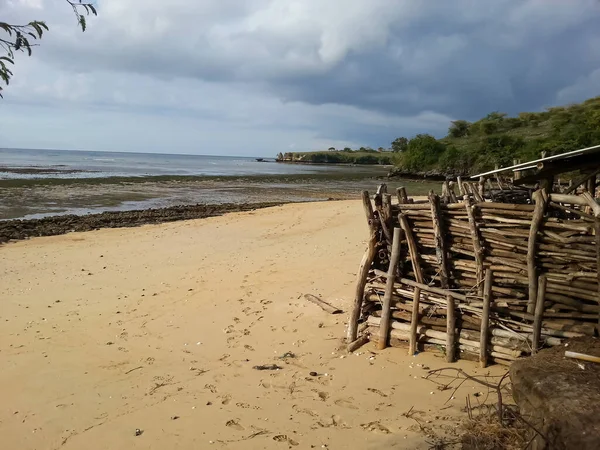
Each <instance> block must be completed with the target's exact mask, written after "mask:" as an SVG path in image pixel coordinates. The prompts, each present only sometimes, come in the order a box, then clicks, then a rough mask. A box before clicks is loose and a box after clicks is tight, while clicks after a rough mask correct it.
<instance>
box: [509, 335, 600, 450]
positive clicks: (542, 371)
mask: <svg viewBox="0 0 600 450" xmlns="http://www.w3.org/2000/svg"><path fill="white" fill-rule="evenodd" d="M565 350H570V351H574V352H578V353H585V354H588V355H592V356H600V342H599V341H598V340H597V339H595V338H577V339H572V340H570V341H569V342H568V343H567V344H566V346H560V347H554V348H550V349H547V350H542V351H540V352H539V353H538V354H537V355H535V356H532V357H530V358H527V359H523V360H519V361H516V362H515V363H513V365H512V366H511V368H510V378H511V381H512V389H513V397H514V399H515V401H516V402H517V404H518V405H519V408H520V410H521V414H522V415H523V417H524V418H525V419H526V420H527V421H528V422H530V423H531V424H532V425H534V426H535V427H536V428H537V429H538V430H540V431H541V432H542V433H543V434H544V435H545V437H546V438H547V442H546V439H544V438H542V437H540V436H538V437H537V438H536V439H535V441H534V443H533V445H532V447H531V448H533V450H541V449H558V450H563V449H565V450H566V449H576V450H588V449H589V450H597V449H600V364H597V363H588V362H585V361H579V360H575V359H571V358H566V357H565V356H564V354H565Z"/></svg>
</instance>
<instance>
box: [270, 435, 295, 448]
mask: <svg viewBox="0 0 600 450" xmlns="http://www.w3.org/2000/svg"><path fill="white" fill-rule="evenodd" d="M273 440H274V441H277V442H287V443H288V444H290V445H291V446H294V447H295V446H297V445H300V444H299V443H298V442H296V441H294V440H293V439H290V438H289V437H287V436H286V435H285V434H278V435H277V436H273Z"/></svg>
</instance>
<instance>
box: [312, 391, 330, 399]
mask: <svg viewBox="0 0 600 450" xmlns="http://www.w3.org/2000/svg"><path fill="white" fill-rule="evenodd" d="M313 392H314V393H315V394H317V398H318V399H319V400H321V401H322V402H324V401H326V400H327V399H328V398H329V394H328V393H327V392H323V391H317V390H316V389H313Z"/></svg>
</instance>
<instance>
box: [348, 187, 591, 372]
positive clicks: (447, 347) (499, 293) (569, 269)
mask: <svg viewBox="0 0 600 450" xmlns="http://www.w3.org/2000/svg"><path fill="white" fill-rule="evenodd" d="M456 186H458V187H459V194H458V195H457V194H456V193H455V192H454V188H455V187H456ZM461 194H463V195H461ZM525 203H531V204H517V203H499V202H495V201H485V200H484V195H483V186H482V185H481V184H478V183H473V184H469V183H464V182H461V181H460V180H458V183H444V188H443V195H442V197H439V196H437V195H435V194H433V193H430V195H429V197H428V199H427V200H421V201H413V200H412V199H409V198H408V197H407V195H406V192H405V190H404V189H403V188H400V189H399V190H398V192H397V195H396V196H394V197H393V196H392V195H391V194H388V193H387V192H386V188H385V186H384V185H382V186H380V189H379V190H378V191H377V194H376V195H375V196H374V198H373V202H372V199H371V197H370V196H369V194H368V193H367V192H363V204H364V210H365V215H366V219H367V222H368V224H369V230H370V236H369V241H368V249H367V251H366V252H365V255H364V257H363V260H362V262H361V267H360V270H359V274H358V280H357V286H356V297H355V302H354V308H353V311H352V314H351V318H350V323H349V326H348V341H349V342H350V343H353V342H363V341H364V340H365V339H366V337H368V338H369V339H371V340H373V341H377V342H378V345H379V347H380V348H385V346H387V345H392V346H396V345H403V346H406V345H407V343H408V351H409V354H411V355H412V354H414V353H415V351H417V350H420V349H423V348H425V349H427V348H430V347H437V348H439V349H442V350H443V351H444V352H445V354H446V358H447V359H448V361H453V360H454V359H456V358H457V357H460V358H466V359H479V360H480V362H481V364H482V366H485V365H486V364H487V363H489V362H497V363H502V364H510V362H511V361H514V360H515V359H517V358H519V357H521V356H524V355H528V354H531V353H535V352H536V351H537V350H538V349H539V348H540V347H542V346H554V345H560V344H561V343H562V342H563V340H564V339H565V338H570V337H577V336H585V335H589V336H592V335H595V333H596V329H597V326H598V320H599V317H600V290H599V289H600V283H599V276H598V273H599V270H598V268H599V265H600V219H599V218H600V205H598V203H597V202H596V200H595V199H594V198H593V197H592V196H591V195H590V194H589V193H584V194H583V195H580V196H576V195H563V194H546V192H545V191H544V190H537V191H535V192H533V194H532V196H530V197H528V201H527V202H525ZM361 324H362V325H361ZM359 335H360V336H359ZM354 347H356V345H352V344H351V347H350V348H354Z"/></svg>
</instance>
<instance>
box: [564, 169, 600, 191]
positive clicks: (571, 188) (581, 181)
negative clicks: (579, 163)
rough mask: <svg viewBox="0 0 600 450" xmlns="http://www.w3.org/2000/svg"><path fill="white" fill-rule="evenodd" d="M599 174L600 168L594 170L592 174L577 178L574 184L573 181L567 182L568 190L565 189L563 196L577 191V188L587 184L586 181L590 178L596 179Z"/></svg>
mask: <svg viewBox="0 0 600 450" xmlns="http://www.w3.org/2000/svg"><path fill="white" fill-rule="evenodd" d="M599 173H600V168H598V169H596V170H594V171H593V172H592V173H586V174H584V175H582V176H581V177H580V178H578V179H577V180H576V181H575V182H574V183H573V180H571V181H569V189H567V190H566V191H565V192H564V194H570V193H571V192H573V191H575V190H577V188H578V187H579V186H581V185H582V184H584V183H587V181H588V180H589V179H590V178H591V177H594V178H595V177H596V176H597V175H598V174H599Z"/></svg>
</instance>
